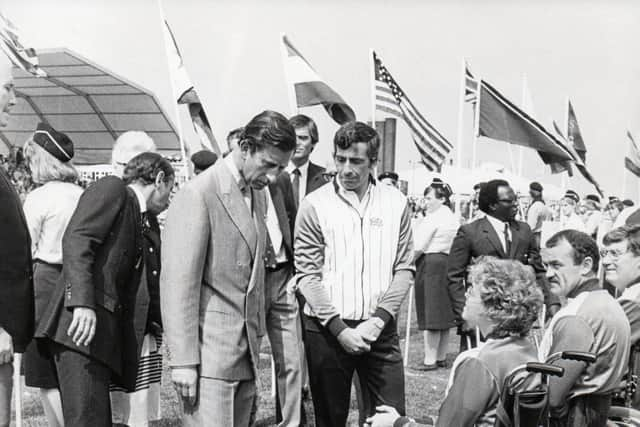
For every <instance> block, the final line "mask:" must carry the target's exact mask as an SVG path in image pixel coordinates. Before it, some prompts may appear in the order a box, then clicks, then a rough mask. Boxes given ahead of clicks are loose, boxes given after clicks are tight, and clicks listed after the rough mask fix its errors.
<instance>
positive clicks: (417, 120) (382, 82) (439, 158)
mask: <svg viewBox="0 0 640 427" xmlns="http://www.w3.org/2000/svg"><path fill="white" fill-rule="evenodd" d="M373 60H374V67H375V97H376V101H375V102H376V110H377V111H382V112H385V113H388V114H391V115H393V116H396V117H398V118H401V119H402V120H404V122H405V123H406V124H407V126H409V129H410V130H411V134H412V136H413V142H414V144H415V145H416V148H417V149H418V151H419V152H420V156H421V157H422V163H424V165H425V166H426V167H427V169H429V170H430V171H440V168H441V166H442V164H443V163H444V161H445V159H446V157H447V155H448V154H449V153H450V152H451V150H452V149H453V145H452V144H451V143H450V142H449V141H447V139H446V138H445V137H444V136H442V134H440V132H438V131H437V130H436V129H435V128H434V127H433V126H432V125H431V124H430V123H429V122H428V121H427V120H426V119H425V118H424V117H423V116H422V114H420V112H419V111H418V110H417V109H416V107H415V106H414V105H413V103H411V101H410V100H409V98H408V97H407V95H406V94H405V93H404V92H403V91H402V89H401V88H400V86H398V83H396V81H395V80H394V78H393V77H391V74H389V71H388V70H387V68H386V67H385V66H384V65H382V61H380V58H378V56H377V55H376V54H375V52H374V53H373Z"/></svg>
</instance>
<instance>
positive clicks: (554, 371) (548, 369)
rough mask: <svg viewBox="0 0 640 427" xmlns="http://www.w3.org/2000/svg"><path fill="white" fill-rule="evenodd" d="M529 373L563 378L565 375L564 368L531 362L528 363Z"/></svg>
mask: <svg viewBox="0 0 640 427" xmlns="http://www.w3.org/2000/svg"><path fill="white" fill-rule="evenodd" d="M527 372H536V373H539V374H545V375H552V376H555V377H561V376H563V375H564V368H561V367H559V366H554V365H549V364H548V363H540V362H529V363H527Z"/></svg>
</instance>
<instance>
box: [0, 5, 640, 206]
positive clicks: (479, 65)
mask: <svg viewBox="0 0 640 427" xmlns="http://www.w3.org/2000/svg"><path fill="white" fill-rule="evenodd" d="M162 6H163V9H164V13H165V17H166V19H167V21H168V22H169V24H170V25H171V27H172V30H173V33H174V36H175V38H176V40H177V43H178V45H179V47H180V49H181V51H182V55H183V59H184V61H185V65H186V67H187V70H188V71H189V74H190V75H191V79H192V80H193V82H194V84H195V87H196V90H197V91H198V93H199V95H200V98H201V100H202V101H203V103H204V105H205V108H206V110H207V114H208V116H209V119H210V121H211V122H212V125H213V130H214V134H215V135H216V137H217V139H218V140H219V141H223V140H224V138H225V136H226V134H227V132H228V131H229V130H231V129H233V128H236V127H238V126H241V125H243V124H245V123H247V122H248V121H249V120H250V119H251V117H253V116H254V115H255V114H257V113H259V112H260V111H262V110H265V109H273V110H276V111H280V112H282V113H285V114H291V113H292V112H293V110H292V108H291V106H290V105H289V102H288V100H289V98H288V96H287V84H286V81H285V75H284V70H283V65H282V57H281V51H280V45H279V36H280V34H281V33H286V34H287V35H288V37H289V39H290V40H291V42H292V43H293V44H294V45H295V46H296V48H297V49H298V50H299V51H300V52H301V53H302V54H303V55H304V56H305V57H306V59H307V60H308V61H309V62H310V63H311V64H312V65H313V66H314V68H315V70H316V71H317V72H318V74H320V75H321V76H322V77H323V78H324V79H325V81H327V82H328V83H329V85H331V86H332V87H333V88H334V89H335V90H336V91H337V92H338V93H339V94H341V96H342V97H343V98H344V99H345V101H347V102H348V103H349V104H350V105H351V107H352V108H353V109H354V111H355V112H356V116H357V118H358V119H359V120H363V121H366V120H370V119H371V110H372V108H371V82H370V64H369V55H368V53H369V49H370V48H373V49H375V50H376V52H377V53H378V54H379V56H380V58H381V59H382V61H383V63H384V64H385V65H386V66H387V68H388V69H389V71H390V72H391V74H392V75H393V76H394V77H395V79H396V81H397V82H398V84H399V85H400V86H401V87H402V89H403V90H404V92H405V93H406V94H407V95H408V96H409V97H410V98H411V99H412V101H413V103H414V104H415V106H416V107H417V108H418V109H419V110H420V111H421V112H422V114H423V115H424V116H425V117H426V118H427V120H429V121H430V122H431V123H432V124H433V125H434V126H435V127H436V128H437V129H438V130H439V131H440V132H441V133H442V134H443V135H444V136H445V137H446V138H447V139H449V141H451V142H452V143H453V144H454V146H457V145H458V141H457V134H458V126H459V124H458V106H459V90H460V81H461V63H462V60H463V58H466V60H467V61H468V63H469V66H470V69H471V71H472V72H473V73H474V74H475V75H476V76H477V77H482V78H484V79H486V80H487V81H488V82H490V83H491V84H492V85H493V86H494V87H496V88H497V89H498V90H500V91H501V92H502V93H503V94H504V95H505V96H507V97H508V98H509V99H511V100H512V101H513V102H515V103H516V104H520V103H521V102H522V98H523V95H522V93H523V80H524V79H525V78H526V81H527V85H528V87H529V91H530V93H531V95H532V100H533V104H534V112H535V114H534V117H535V118H536V119H538V121H540V122H541V123H542V124H543V125H545V126H547V127H550V124H551V119H552V118H553V119H555V120H557V121H560V122H562V121H564V120H565V105H566V99H567V98H569V99H571V102H572V104H573V106H574V108H575V111H576V114H577V117H578V121H579V124H580V127H581V130H582V134H583V138H584V140H585V143H586V145H587V149H588V153H587V165H588V167H589V168H590V170H592V172H593V175H594V176H595V177H596V179H598V180H599V181H600V183H601V184H602V186H603V187H604V189H605V192H607V193H613V194H616V195H624V196H627V197H633V198H636V199H637V198H638V197H639V195H640V185H638V182H637V181H638V180H637V179H636V178H635V177H632V175H631V174H630V173H628V172H625V169H624V165H623V159H624V155H625V153H626V151H627V147H628V143H627V140H626V137H625V134H626V130H627V129H629V130H631V131H632V132H633V133H634V134H636V135H637V138H638V140H640V96H639V88H640V55H638V52H639V49H638V47H639V46H638V45H639V42H638V41H639V40H640V25H638V23H639V22H640V2H637V1H632V0H606V1H605V0H599V1H594V0H591V1H589V0H583V1H577V0H575V1H574V0H556V1H551V0H541V1H536V2H531V1H520V0H493V1H478V0H475V1H474V0H459V1H444V0H442V1H430V0H396V1H393V2H391V1H383V0H368V1H365V0H349V1H346V0H343V1H338V0H327V1H321V2H319V1H305V0H298V1H293V0H291V1H284V0H271V1H268V2H267V1H259V0H235V1H232V0H216V1H207V0H164V1H163V3H162ZM0 10H2V11H3V13H5V14H6V15H7V16H8V17H9V19H11V20H12V21H13V22H14V23H15V24H16V25H17V26H18V27H19V29H20V30H21V33H22V37H23V40H24V42H25V44H28V45H30V46H32V47H35V48H36V49H38V48H53V47H66V48H69V49H71V50H73V51H76V52H78V53H80V54H81V55H83V56H85V57H86V58H88V59H90V60H92V61H94V62H96V63H98V64H100V65H102V66H104V67H106V68H107V69H110V70H111V71H113V72H115V73H116V74H120V75H122V76H124V77H126V78H127V79H129V80H131V81H133V82H135V83H137V84H139V85H141V86H143V87H145V88H147V89H149V90H150V91H152V92H153V93H155V94H156V96H157V97H158V99H159V100H160V102H161V104H162V105H163V106H164V108H165V110H166V112H167V113H168V114H169V115H170V116H171V117H172V119H173V120H174V121H175V119H176V115H177V114H178V113H177V112H176V110H177V109H176V108H175V106H174V103H173V100H172V99H173V98H172V89H171V84H170V79H169V72H168V69H167V60H166V56H165V51H164V40H163V36H162V32H161V31H162V29H161V26H160V18H159V16H160V14H159V7H158V2H157V0H83V1H81V2H80V1H75V0H57V1H56V2H51V1H45V0H21V1H19V2H18V1H7V0H0ZM300 112H301V113H304V114H308V115H310V116H312V117H313V118H314V119H315V120H316V121H317V123H318V125H319V129H320V142H319V143H318V145H317V147H316V150H315V151H314V153H313V155H312V159H313V160H314V161H316V162H317V163H320V164H323V165H324V164H327V162H329V161H330V157H331V150H332V140H333V134H334V133H335V130H336V129H337V125H336V124H335V123H333V122H332V121H331V120H330V119H329V118H328V116H327V115H326V113H325V112H324V110H323V109H322V108H320V107H312V108H305V109H301V110H300ZM179 114H181V120H180V123H181V124H182V126H181V127H182V128H183V129H185V130H184V132H185V136H186V138H193V137H194V136H193V134H192V133H189V129H188V123H187V120H186V113H185V112H184V111H182V112H181V113H179ZM471 116H472V112H471V109H470V107H469V106H468V105H467V106H466V107H465V120H464V121H463V122H462V129H463V139H462V150H461V153H462V165H463V166H464V167H469V166H470V164H471V152H472V149H471V147H472V143H473V139H474V138H473V124H472V117H471ZM377 118H378V120H380V119H382V118H383V117H381V116H378V117H377ZM477 144H478V145H477V152H478V159H477V163H478V164H480V163H485V162H496V163H500V164H502V165H504V166H506V167H507V168H512V169H517V157H518V149H517V148H515V147H513V148H512V149H511V150H509V147H508V145H507V144H503V143H499V142H494V141H490V140H483V139H481V140H480V141H478V142H477ZM396 148H397V152H396V170H400V171H411V170H412V169H415V168H421V167H422V166H420V165H418V164H417V163H416V160H417V159H418V153H417V150H416V149H415V147H414V146H413V143H412V141H411V137H410V134H409V132H408V130H407V129H406V127H405V126H404V125H403V124H402V123H398V134H397V142H396ZM453 159H454V163H456V162H457V153H454V154H453ZM512 159H513V160H512ZM524 159H525V160H524V175H525V176H527V177H528V178H530V179H541V180H546V181H548V182H552V183H556V184H559V183H560V182H561V180H560V178H559V177H558V176H554V177H553V178H549V176H550V175H549V174H548V173H546V172H544V170H545V169H548V168H546V167H545V166H544V165H543V164H542V163H541V161H540V160H539V158H538V156H537V154H535V153H534V152H532V151H529V150H525V152H524ZM567 183H568V185H569V187H572V188H575V189H576V190H578V192H580V193H583V194H585V193H588V192H594V190H593V188H592V187H591V186H590V185H589V184H588V183H587V182H586V181H585V180H584V179H582V178H580V177H576V178H572V179H568V181H567ZM623 188H624V189H625V190H626V194H622V190H623Z"/></svg>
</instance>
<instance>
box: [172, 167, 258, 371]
mask: <svg viewBox="0 0 640 427" xmlns="http://www.w3.org/2000/svg"><path fill="white" fill-rule="evenodd" d="M252 200H253V210H254V215H253V218H252V216H251V213H250V211H249V208H248V207H247V205H246V203H245V201H244V198H243V196H242V194H241V192H240V189H239V187H238V185H237V183H236V182H235V180H234V178H233V176H232V175H231V172H230V171H229V169H228V167H227V165H226V162H224V161H219V162H217V163H216V164H215V165H213V166H211V167H210V168H209V169H207V170H206V171H204V172H203V173H201V174H200V175H198V176H197V177H195V178H194V179H193V180H192V181H190V182H189V183H187V184H186V185H185V186H184V188H183V189H182V190H180V192H178V194H177V195H176V197H175V198H174V200H173V201H172V203H171V206H170V208H169V212H168V215H167V222H166V226H165V230H164V235H163V238H162V272H161V275H160V299H161V307H162V318H163V320H164V330H165V336H166V341H167V344H168V349H169V363H170V365H171V366H189V365H199V370H200V375H201V376H204V377H209V378H218V379H224V380H229V381H239V380H248V379H251V378H253V377H254V375H255V373H256V365H257V363H258V360H259V355H258V351H259V349H258V337H259V336H262V335H264V328H265V320H264V262H263V256H264V250H265V243H266V226H265V224H264V215H265V212H266V210H265V203H266V198H265V194H264V191H256V190H252Z"/></svg>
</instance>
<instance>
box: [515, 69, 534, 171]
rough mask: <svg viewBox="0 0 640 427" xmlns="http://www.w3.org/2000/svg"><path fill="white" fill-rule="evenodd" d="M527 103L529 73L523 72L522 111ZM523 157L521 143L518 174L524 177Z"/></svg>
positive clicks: (530, 112) (530, 113)
mask: <svg viewBox="0 0 640 427" xmlns="http://www.w3.org/2000/svg"><path fill="white" fill-rule="evenodd" d="M526 104H527V74H526V73H523V74H522V111H525V112H527V111H526ZM528 113H529V115H531V116H533V114H532V113H533V112H532V111H528ZM523 159H524V147H523V146H522V145H520V146H519V147H518V176H519V177H520V178H522V169H523V163H522V162H523Z"/></svg>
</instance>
